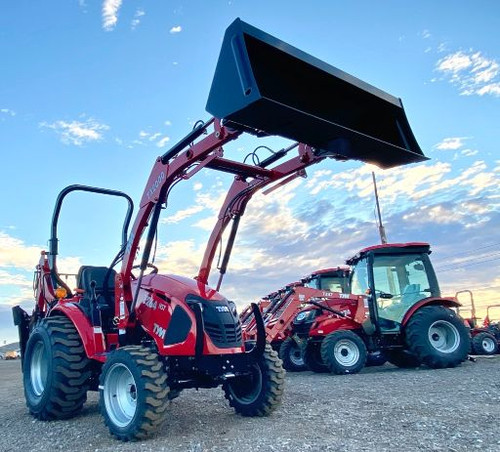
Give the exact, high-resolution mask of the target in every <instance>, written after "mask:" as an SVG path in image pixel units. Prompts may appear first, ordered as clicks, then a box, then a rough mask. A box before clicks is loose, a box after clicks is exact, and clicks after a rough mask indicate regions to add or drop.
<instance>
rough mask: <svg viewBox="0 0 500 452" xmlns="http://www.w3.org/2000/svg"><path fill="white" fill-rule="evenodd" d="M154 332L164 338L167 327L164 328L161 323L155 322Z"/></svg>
mask: <svg viewBox="0 0 500 452" xmlns="http://www.w3.org/2000/svg"><path fill="white" fill-rule="evenodd" d="M153 332H154V333H155V334H156V335H157V336H158V337H161V338H162V339H163V338H164V337H165V333H166V330H165V328H162V327H161V326H160V325H158V324H157V323H155V324H154V325H153Z"/></svg>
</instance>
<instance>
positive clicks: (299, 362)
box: [288, 344, 304, 366]
mask: <svg viewBox="0 0 500 452" xmlns="http://www.w3.org/2000/svg"><path fill="white" fill-rule="evenodd" d="M288 356H289V357H290V361H291V362H292V364H294V365H295V366H303V365H304V358H302V351H301V350H300V347H299V346H298V345H297V344H294V345H293V346H292V347H291V348H290V353H289V355H288Z"/></svg>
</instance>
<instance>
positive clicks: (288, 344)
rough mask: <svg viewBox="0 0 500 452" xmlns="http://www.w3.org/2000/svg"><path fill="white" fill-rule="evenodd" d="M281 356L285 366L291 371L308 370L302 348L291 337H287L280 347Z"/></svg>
mask: <svg viewBox="0 0 500 452" xmlns="http://www.w3.org/2000/svg"><path fill="white" fill-rule="evenodd" d="M279 356H280V358H281V360H282V361H283V367H284V368H285V370H287V371H289V372H302V371H304V370H307V366H306V365H305V363H304V358H303V356H302V349H301V348H300V346H299V344H297V342H295V340H294V339H293V338H291V337H288V338H286V339H285V340H284V341H283V343H282V344H281V347H280V352H279Z"/></svg>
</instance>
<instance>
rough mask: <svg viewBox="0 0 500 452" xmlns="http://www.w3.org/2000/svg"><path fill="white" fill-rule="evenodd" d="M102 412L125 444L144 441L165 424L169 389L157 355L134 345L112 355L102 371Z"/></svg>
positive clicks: (108, 423) (112, 430)
mask: <svg viewBox="0 0 500 452" xmlns="http://www.w3.org/2000/svg"><path fill="white" fill-rule="evenodd" d="M99 393H100V398H99V409H100V411H101V414H102V416H103V418H104V422H105V424H106V425H107V427H108V429H109V431H110V433H111V434H112V435H113V436H115V437H116V438H118V439H119V440H122V441H130V440H135V439H144V438H146V437H147V436H149V435H151V434H153V433H154V432H155V431H156V429H157V428H158V427H159V426H160V425H161V423H162V422H163V421H164V420H165V416H166V410H167V406H168V404H167V402H168V394H169V387H168V385H167V373H166V372H165V371H164V369H163V363H162V362H161V361H160V360H159V357H158V354H157V353H155V352H153V351H152V350H151V349H149V348H146V347H142V346H138V345H131V346H125V347H121V348H119V349H117V350H115V351H113V352H111V353H110V354H109V357H108V359H107V360H106V363H105V364H104V366H103V368H102V373H101V377H100V385H99Z"/></svg>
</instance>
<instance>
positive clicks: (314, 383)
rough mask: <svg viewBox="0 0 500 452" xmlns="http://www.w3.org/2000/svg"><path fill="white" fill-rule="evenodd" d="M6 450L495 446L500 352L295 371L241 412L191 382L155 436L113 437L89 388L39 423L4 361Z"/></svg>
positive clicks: (0, 415) (15, 368)
mask: <svg viewBox="0 0 500 452" xmlns="http://www.w3.org/2000/svg"><path fill="white" fill-rule="evenodd" d="M0 377H1V379H2V385H1V386H0V395H1V400H2V403H1V405H0V425H1V426H2V427H1V434H0V451H5V452H7V451H19V450H23V451H30V450H33V451H35V450H36V451H54V450H64V451H68V450H71V451H115V450H117V449H119V450H123V451H132V450H133V451H135V450H139V451H155V452H158V451H193V452H202V451H235V450H236V451H243V450H245V451H287V450H293V451H325V450H332V451H333V450H335V451H385V450H388V451H389V450H391V451H393V450H404V451H416V450H419V451H421V450H436V451H440V450H442V451H466V450H474V449H476V450H481V451H498V450H500V356H495V357H493V358H478V360H477V362H476V363H473V362H466V363H464V364H463V365H462V366H461V367H459V368H456V369H444V370H430V369H426V368H421V369H418V370H401V369H397V368H395V367H393V366H391V365H388V364H387V365H385V366H383V367H379V368H371V369H365V370H364V371H363V372H362V373H360V374H358V375H348V376H342V377H336V376H331V375H319V374H313V373H310V372H305V373H302V374H288V375H287V387H286V395H285V397H284V400H283V404H282V406H281V407H280V408H279V409H278V410H277V411H276V412H275V413H274V414H273V415H272V416H270V417H268V418H259V419H257V418H250V419H249V418H243V417H241V416H237V415H235V414H234V413H233V412H232V410H231V409H230V408H229V406H228V405H227V404H226V401H225V399H224V396H223V393H222V390H217V389H216V390H200V391H194V390H190V391H185V392H184V393H183V394H182V395H181V396H180V397H179V398H177V399H175V400H174V401H172V402H171V407H170V417H169V418H168V420H167V421H166V423H165V424H164V426H163V429H162V430H161V432H159V434H158V435H156V436H155V437H153V438H151V439H150V440H148V441H143V442H139V443H128V444H122V443H118V442H117V441H116V440H114V439H112V438H111V437H110V436H109V434H108V431H107V429H106V428H105V427H104V424H103V422H102V420H101V417H100V415H99V412H98V408H97V394H96V393H90V394H89V400H88V402H87V404H86V405H85V408H84V410H83V412H82V413H81V414H80V415H79V416H78V417H76V418H74V419H72V420H71V421H53V422H40V421H37V420H35V419H34V418H32V417H31V416H30V415H29V414H28V412H27V409H26V407H25V404H24V396H23V389H22V382H21V372H20V362H19V361H0Z"/></svg>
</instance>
